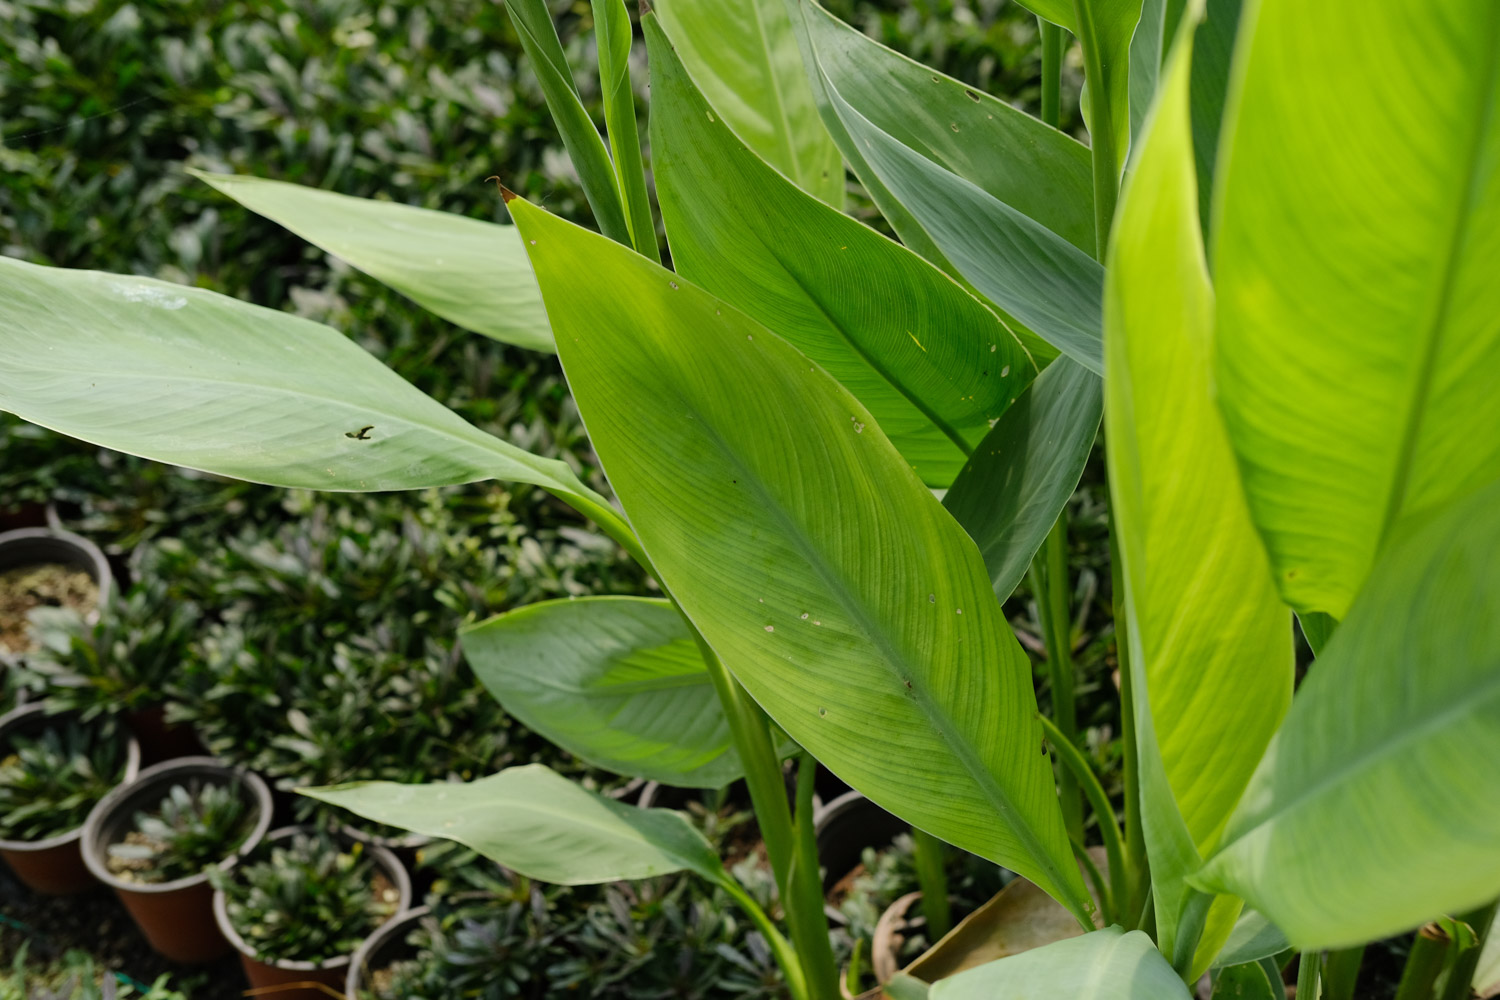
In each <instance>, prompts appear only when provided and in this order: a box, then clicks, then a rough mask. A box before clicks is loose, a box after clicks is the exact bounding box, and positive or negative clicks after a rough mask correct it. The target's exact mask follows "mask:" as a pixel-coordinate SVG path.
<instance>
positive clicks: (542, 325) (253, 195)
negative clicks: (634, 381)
mask: <svg viewBox="0 0 1500 1000" xmlns="http://www.w3.org/2000/svg"><path fill="white" fill-rule="evenodd" d="M189 173H192V174H193V176H195V177H197V178H198V179H199V180H201V181H203V182H204V183H205V184H208V185H209V186H210V187H213V188H214V189H215V190H217V191H220V192H222V193H223V194H226V195H228V196H229V197H231V198H233V199H234V200H235V201H237V202H239V203H240V204H241V205H244V206H245V207H246V208H248V209H250V211H252V212H256V213H258V214H260V215H264V216H265V217H266V218H268V219H271V220H272V221H275V222H279V223H281V225H283V226H285V227H286V228H288V229H290V230H291V231H292V232H294V233H296V234H297V235H298V236H300V237H302V238H303V239H305V240H307V241H308V242H309V243H312V244H314V245H316V246H318V247H320V248H321V249H323V250H326V251H328V252H329V253H331V254H333V255H334V256H335V257H338V258H339V259H341V260H345V261H347V262H348V263H349V264H351V265H353V266H354V267H357V268H359V269H360V270H361V271H363V272H365V273H366V274H368V275H369V276H370V277H372V278H374V279H376V280H377V281H380V282H383V283H385V284H387V285H390V286H391V287H392V288H394V289H395V290H396V291H398V292H400V293H401V294H402V295H405V296H406V297H407V298H409V299H411V300H412V301H413V302H415V303H417V305H419V306H422V307H423V308H424V309H430V310H431V311H432V312H434V313H436V314H437V315H439V316H441V317H443V319H446V320H448V321H449V322H450V323H456V324H457V325H459V326H461V327H463V328H464V329H466V330H472V331H474V332H475V333H481V334H484V335H485V336H486V337H489V338H491V339H492V340H498V341H500V342H501V343H504V344H515V345H516V346H517V347H527V348H530V349H531V350H534V351H549V352H550V351H551V350H552V349H553V348H552V329H551V328H550V327H548V326H547V313H546V311H545V310H543V309H542V297H541V295H540V294H538V292H537V290H536V279H535V278H534V277H532V274H531V266H530V264H529V263H528V262H527V260H526V251H525V250H524V249H523V248H522V247H521V237H520V236H518V235H516V230H515V227H514V226H501V225H496V224H495V223H493V222H481V221H480V220H478V219H470V218H466V217H464V216H462V215H453V214H452V213H449V212H433V211H429V210H428V209H425V208H414V207H412V206H411V205H400V204H397V203H395V202H390V201H375V200H373V199H370V198H351V197H349V196H348V195H342V194H334V193H333V192H332V191H322V190H319V189H318V188H310V187H304V186H303V185H301V184H287V183H284V182H282V181H273V180H268V179H266V178H264V177H243V176H236V175H233V174H210V173H203V172H201V171H196V170H193V171H189Z"/></svg>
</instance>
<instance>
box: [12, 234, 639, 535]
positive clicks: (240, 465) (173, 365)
mask: <svg viewBox="0 0 1500 1000" xmlns="http://www.w3.org/2000/svg"><path fill="white" fill-rule="evenodd" d="M0 409H5V410H9V411H10V412H12V413H14V414H16V415H17V416H19V417H21V418H22V419H24V420H29V421H31V422H32V423H36V424H41V425H42V426H44V427H50V428H52V429H53V430H57V431H61V432H62V433H64V434H67V435H69V436H71V437H76V438H81V439H83V440H85V441H90V442H93V443H94V444H98V445H102V446H104V447H106V448H113V449H115V450H116V451H123V452H128V453H130V454H132V455H140V456H143V457H145V458H150V459H154V460H156V461H158V462H170V463H172V464H173V465H182V466H186V467H188V468H190V469H202V470H204V471H207V472H213V473H217V474H218V475H221V476H232V477H234V478H236V479H247V480H250V481H251V482H257V483H268V484H270V485H272V486H285V487H290V488H293V489H312V490H335V491H356V492H362V491H370V490H408V489H420V488H425V487H429V486H444V485H448V484H452V483H468V482H475V481H477V480H481V479H492V478H493V479H509V480H514V481H516V482H522V483H533V484H535V485H538V486H541V487H543V488H545V489H548V490H550V491H552V492H553V493H555V494H557V495H558V496H559V497H560V498H562V499H563V500H564V501H566V502H567V503H568V504H570V505H572V506H573V507H575V508H577V509H578V510H580V511H582V512H583V513H585V514H587V515H588V516H589V517H591V518H593V519H594V520H595V521H596V522H598V523H599V525H600V526H601V527H602V528H604V530H605V531H606V532H609V533H610V535H611V537H614V538H615V539H616V540H619V541H622V542H624V543H626V544H627V545H633V538H632V536H631V532H630V528H629V527H628V526H626V524H625V522H624V520H623V519H622V518H621V517H620V516H619V515H618V514H617V513H616V512H615V511H614V509H613V508H612V507H610V505H609V503H608V502H607V501H606V500H605V499H604V498H603V497H601V496H600V495H599V494H597V493H595V492H594V491H593V490H591V489H589V488H588V487H586V486H584V485H583V483H581V482H579V480H578V477H577V476H576V475H574V474H573V471H572V470H571V469H569V468H568V466H567V465H565V464H563V463H562V462H559V461H555V460H552V459H544V458H539V457H537V456H536V455H532V454H530V453H529V452H525V451H522V450H521V449H519V448H517V447H515V446H514V445H511V444H508V443H507V442H505V441H502V440H500V439H499V438H496V437H493V436H492V435H489V434H486V433H484V432H483V431H481V430H479V429H478V428H476V427H473V426H472V425H470V424H468V423H465V422H464V421H463V420H462V419H460V418H459V417H458V416H457V415H456V414H454V413H453V412H452V411H451V410H449V409H447V408H446V407H444V406H442V405H441V404H439V403H437V402H435V401H434V400H433V399H431V398H430V397H428V396H426V395H424V394H423V393H422V392H420V391H419V390H418V389H416V388H415V387H413V386H412V385H411V384H409V383H408V382H406V381H405V380H404V379H402V378H401V377H400V376H399V375H397V374H396V373H395V372H393V371H391V370H390V369H389V368H386V367H385V366H384V365H382V364H381V363H380V362H379V361H376V360H375V359H374V358H373V357H371V356H370V355H369V354H367V353H365V352H364V351H363V350H361V349H360V348H359V347H358V346H356V345H355V344H354V343H353V342H352V341H350V340H349V339H348V338H347V337H345V336H344V335H343V334H341V333H339V332H338V331H337V330H334V329H332V328H331V327H327V326H323V325H322V324H321V323H314V322H311V321H310V320H305V319H300V318H298V317H296V316H292V315H291V314H289V313H284V312H278V311H276V310H274V309H263V308H261V307H260V306H253V305H250V304H249V303H246V302H241V301H240V300H238V299H232V298H229V297H228V296H225V295H217V294H215V293H213V292H208V291H204V290H202V289H197V288H188V287H185V286H183V285H174V284H171V283H170V282H166V281H157V280H155V279H153V278H136V277H128V276H124V275H118V274H105V273H102V272H98V271H73V270H66V269H63V268H53V267H40V266H38V265H35V264H26V263H23V262H21V261H18V260H12V259H10V258H8V257H0Z"/></svg>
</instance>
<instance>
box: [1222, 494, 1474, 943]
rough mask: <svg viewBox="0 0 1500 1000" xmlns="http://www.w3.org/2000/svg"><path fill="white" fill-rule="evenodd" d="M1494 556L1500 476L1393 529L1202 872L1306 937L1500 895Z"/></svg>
mask: <svg viewBox="0 0 1500 1000" xmlns="http://www.w3.org/2000/svg"><path fill="white" fill-rule="evenodd" d="M1497 554H1500V482H1497V483H1495V484H1491V485H1490V486H1487V487H1485V488H1484V489H1482V490H1480V491H1478V492H1476V493H1474V494H1472V495H1471V496H1469V497H1467V498H1465V499H1464V500H1462V501H1460V502H1457V503H1454V504H1450V505H1449V506H1448V507H1446V508H1444V509H1443V510H1442V511H1441V512H1438V513H1436V514H1434V515H1432V516H1431V517H1428V518H1421V519H1418V520H1417V521H1416V522H1414V523H1410V524H1407V525H1405V526H1403V527H1402V528H1401V529H1399V530H1398V531H1397V533H1396V535H1395V537H1394V538H1393V540H1392V541H1391V543H1390V545H1389V547H1388V549H1387V551H1386V552H1385V554H1384V555H1383V556H1382V557H1381V559H1380V561H1379V562H1378V563H1377V564H1376V568H1375V570H1374V572H1373V573H1372V574H1371V576H1370V580H1369V582H1368V584H1367V585H1366V587H1365V589H1364V591H1363V592H1362V593H1361V594H1360V596H1359V598H1358V599H1357V600H1356V601H1355V603H1354V606H1353V607H1352V608H1351V610H1350V612H1349V617H1348V618H1346V619H1345V620H1344V621H1343V622H1342V623H1340V625H1339V628H1338V631H1337V632H1336V633H1335V634H1334V636H1333V639H1332V640H1331V641H1330V642H1329V643H1328V647H1327V649H1326V650H1325V651H1324V653H1323V655H1322V656H1320V657H1318V660H1317V662H1316V664H1315V665H1314V667H1313V669H1312V670H1311V672H1309V674H1308V676H1307V678H1306V680H1304V681H1303V683H1302V686H1301V688H1300V689H1299V690H1298V692H1297V697H1296V700H1295V701H1294V702H1293V703H1292V709H1291V711H1290V712H1289V713H1288V714H1287V718H1286V722H1285V724H1284V725H1283V726H1282V728H1281V732H1280V733H1279V734H1278V735H1277V737H1276V740H1275V742H1274V743H1273V744H1272V745H1271V748H1270V749H1269V750H1268V751H1267V752H1266V757H1265V760H1263V761H1262V762H1261V765H1260V767H1259V768H1258V769H1257V771H1256V773H1255V777H1254V779H1253V780H1252V781H1251V783H1250V787H1249V789H1248V790H1247V791H1246V793H1245V797H1244V800H1243V801H1242V802H1241V803H1240V806H1239V808H1238V809H1237V810H1236V812H1235V815H1234V817H1233V819H1232V820H1231V821H1230V823H1229V828H1228V830H1227V831H1226V833H1225V835H1224V840H1223V845H1222V847H1221V848H1220V849H1219V852H1218V853H1217V854H1216V855H1215V856H1213V857H1212V858H1210V860H1209V861H1208V863H1207V866H1206V867H1205V869H1204V870H1203V872H1202V875H1201V877H1200V878H1198V879H1195V881H1196V882H1199V883H1200V884H1202V885H1203V886H1205V887H1210V888H1216V889H1220V890H1227V891H1231V892H1234V893H1235V894H1236V895H1239V896H1242V897H1243V898H1244V899H1245V900H1246V902H1248V903H1249V904H1250V905H1251V906H1253V907H1255V908H1256V909H1257V910H1259V911H1261V912H1262V913H1264V914H1265V915H1266V916H1267V917H1268V918H1270V919H1271V920H1272V921H1274V922H1275V924H1276V925H1277V926H1278V927H1280V928H1281V929H1282V930H1283V931H1284V932H1285V933H1286V936H1287V939H1288V940H1289V941H1291V943H1292V944H1293V945H1295V946H1297V947H1298V948H1301V949H1304V950H1310V949H1314V948H1337V947H1343V946H1346V945H1351V944H1357V943H1360V942H1363V941H1370V940H1374V939H1376V938H1381V937H1387V936H1390V935H1392V934H1395V933H1397V932H1399V931H1402V930H1407V929H1410V928H1411V927H1414V926H1415V925H1417V924H1419V923H1422V922H1424V921H1426V920H1431V919H1433V918H1434V917H1437V916H1440V915H1442V914H1444V913H1458V912H1463V911H1466V910H1469V909H1473V908H1475V907H1477V906H1478V905H1479V904H1481V903H1483V902H1485V901H1487V900H1491V899H1494V898H1495V896H1496V895H1500V772H1497V771H1496V769H1495V767H1494V762H1495V761H1496V760H1500V721H1497V720H1500V673H1497V671H1496V664H1497V663H1500V576H1497V575H1496V573H1495V569H1494V567H1495V560H1496V557H1497ZM1335 829H1336V830H1344V831H1348V832H1349V834H1350V835H1348V836H1330V835H1329V833H1328V831H1329V830H1335Z"/></svg>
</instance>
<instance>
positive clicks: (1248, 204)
mask: <svg viewBox="0 0 1500 1000" xmlns="http://www.w3.org/2000/svg"><path fill="white" fill-rule="evenodd" d="M1257 6H1258V15H1257V14H1256V13H1255V12H1254V11H1247V12H1246V21H1245V24H1244V25H1243V27H1242V28H1241V32H1242V33H1248V39H1247V41H1248V47H1247V48H1246V50H1245V58H1244V59H1243V60H1242V61H1241V62H1242V68H1241V71H1240V72H1241V82H1240V86H1239V88H1238V94H1239V99H1238V102H1237V104H1236V111H1235V112H1234V113H1232V114H1231V115H1230V116H1229V120H1228V121H1226V124H1225V128H1226V129H1227V130H1228V132H1229V136H1228V141H1227V143H1226V145H1225V147H1224V152H1225V157H1226V162H1224V163H1223V164H1222V165H1221V167H1220V175H1221V176H1220V180H1221V183H1222V191H1221V193H1220V194H1221V196H1220V199H1219V204H1220V218H1219V222H1218V227H1217V229H1216V232H1215V235H1216V239H1217V249H1216V251H1215V253H1214V261H1215V268H1216V277H1217V285H1218V290H1219V307H1218V316H1219V336H1218V365H1217V376H1218V385H1219V391H1220V400H1221V403H1222V406H1223V409H1224V413H1225V417H1226V419H1227V422H1228V426H1229V432H1230V437H1231V438H1232V439H1233V441H1234V446H1235V450H1236V452H1237V453H1238V455H1239V461H1240V465H1241V467H1242V469H1243V470H1244V481H1245V488H1246V491H1247V493H1248V496H1249V499H1250V508H1251V512H1252V514H1253V515H1254V517H1255V521H1256V524H1257V525H1258V526H1259V528H1260V530H1261V533H1262V534H1263V535H1264V536H1265V540H1266V545H1267V548H1268V549H1269V550H1270V554H1271V564H1272V566H1273V568H1274V569H1275V572H1276V579H1277V581H1278V584H1279V586H1280V588H1281V593H1282V596H1283V597H1285V598H1286V600H1287V602H1288V603H1289V604H1291V605H1292V607H1293V608H1294V609H1296V610H1297V611H1299V612H1304V611H1323V612H1327V613H1328V614H1330V615H1332V616H1333V617H1334V618H1335V619H1342V618H1343V616H1344V613H1345V612H1346V611H1347V610H1348V608H1349V605H1350V603H1351V602H1352V601H1353V600H1354V596H1355V594H1357V593H1358V592H1359V588H1360V585H1361V584H1362V583H1363V581H1364V580H1365V578H1366V576H1367V575H1368V574H1369V572H1370V567H1371V565H1372V564H1373V562H1374V560H1375V558H1376V556H1377V554H1378V552H1379V550H1380V548H1381V546H1382V544H1383V542H1384V540H1385V539H1386V538H1387V537H1388V536H1389V535H1390V533H1391V531H1392V529H1393V528H1394V526H1395V525H1396V524H1397V523H1398V522H1399V521H1400V520H1401V518H1402V517H1403V516H1404V515H1405V514H1407V513H1409V512H1415V511H1420V510H1423V509H1430V508H1434V507H1437V506H1439V505H1441V504H1442V503H1444V502H1445V501H1447V500H1449V499H1452V498H1454V497H1458V496H1462V495H1464V494H1466V493H1468V492H1470V491H1472V490H1474V489H1475V488H1477V487H1478V486H1480V485H1482V484H1484V483H1487V482H1489V481H1491V480H1493V479H1495V478H1496V477H1500V433H1497V428H1500V393H1497V392H1495V389H1494V377H1493V373H1494V372H1495V371H1496V370H1497V368H1500V281H1497V280H1496V270H1495V262H1496V261H1497V260H1500V118H1497V114H1500V111H1497V109H1500V5H1497V4H1495V3H1494V2H1493V0H1434V2H1432V3H1424V4H1365V3H1356V2H1353V0H1339V2H1333V3H1320V4H1306V3H1301V2H1298V0H1262V2H1261V3H1259V4H1258V5H1257ZM1354 23H1357V24H1358V25H1359V28H1358V30H1357V31H1350V30H1348V28H1349V25H1351V24H1354ZM1332 37H1338V38H1340V39H1342V41H1341V43H1340V44H1339V45H1337V46H1333V47H1331V48H1330V47H1329V46H1327V45H1325V44H1321V43H1320V40H1322V39H1327V38H1332ZM1308 94H1317V95H1319V96H1318V99H1317V100H1316V101H1309V100H1307V95H1308Z"/></svg>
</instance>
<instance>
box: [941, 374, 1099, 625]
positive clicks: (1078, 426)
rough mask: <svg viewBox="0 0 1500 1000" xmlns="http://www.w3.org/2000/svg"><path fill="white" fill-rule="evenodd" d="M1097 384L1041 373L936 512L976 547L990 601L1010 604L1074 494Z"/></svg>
mask: <svg viewBox="0 0 1500 1000" xmlns="http://www.w3.org/2000/svg"><path fill="white" fill-rule="evenodd" d="M1102 393H1103V385H1102V383H1101V382H1100V380H1099V376H1097V375H1095V374H1094V373H1093V372H1091V371H1089V370H1088V369H1086V368H1084V367H1083V366H1082V365H1080V364H1077V363H1075V362H1074V361H1072V360H1070V359H1068V358H1059V359H1058V360H1056V361H1054V362H1052V364H1050V365H1048V366H1047V370H1046V371H1044V372H1042V373H1041V374H1040V375H1038V376H1037V378H1036V380H1035V381H1033V382H1032V383H1031V385H1029V386H1027V387H1026V391H1025V392H1023V393H1022V394H1021V396H1020V398H1018V399H1017V400H1016V401H1015V403H1014V404H1012V405H1011V407H1010V409H1008V410H1006V411H1005V413H1004V415H1002V416H1001V417H1000V421H999V423H997V424H995V428H994V430H992V431H990V433H989V434H988V435H987V436H986V437H985V439H984V440H983V441H981V442H980V443H979V447H978V448H977V449H976V450H975V452H974V454H973V455H972V456H971V457H970V458H969V461H968V463H967V464H965V465H964V467H963V470H962V471H960V472H959V474H958V478H957V479H955V480H954V481H953V485H952V486H951V487H949V488H948V492H947V494H945V495H944V497H943V506H944V507H947V508H948V512H949V513H950V514H952V515H953V516H954V518H956V519H957V520H958V523H959V524H961V525H963V527H964V530H965V531H967V532H968V533H969V537H971V538H973V539H974V542H975V543H976V544H977V545H978V546H979V552H980V554H981V555H983V556H984V565H985V567H986V568H987V569H988V570H989V574H990V582H991V583H992V584H993V586H994V588H995V596H996V597H998V598H1000V600H1002V601H1003V600H1005V599H1006V598H1008V597H1010V595H1011V593H1012V592H1014V591H1015V589H1016V585H1017V584H1019V583H1020V582H1021V578H1022V577H1024V576H1025V575H1026V571H1027V569H1028V568H1029V567H1030V566H1031V557H1032V556H1034V555H1035V554H1036V551H1037V549H1039V548H1040V547H1041V544H1042V542H1043V541H1044V540H1045V539H1046V537H1047V532H1048V531H1050V530H1052V525H1053V524H1054V523H1056V521H1057V515H1058V514H1059V513H1061V512H1062V509H1063V506H1064V505H1065V504H1066V503H1067V502H1068V498H1069V497H1070V496H1072V495H1073V490H1074V489H1075V488H1076V487H1077V486H1078V480H1079V479H1080V478H1081V477H1082V475H1083V467H1084V465H1085V464H1086V463H1087V462H1088V457H1089V452H1090V451H1091V450H1092V448H1093V445H1094V438H1095V437H1097V436H1098V434H1099V418H1100V414H1101V413H1102V411H1103V402H1104V401H1103V395H1102Z"/></svg>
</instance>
